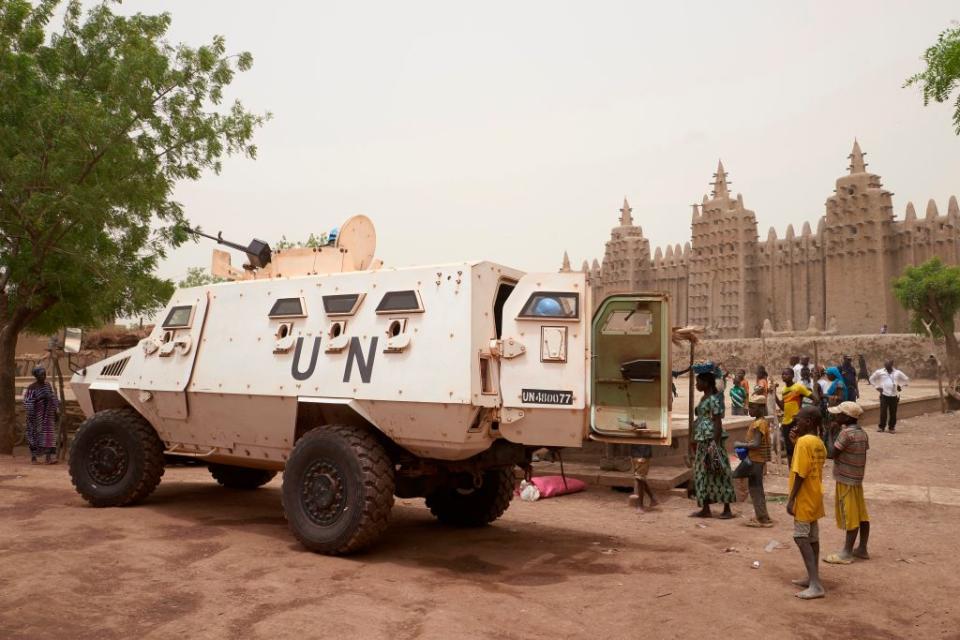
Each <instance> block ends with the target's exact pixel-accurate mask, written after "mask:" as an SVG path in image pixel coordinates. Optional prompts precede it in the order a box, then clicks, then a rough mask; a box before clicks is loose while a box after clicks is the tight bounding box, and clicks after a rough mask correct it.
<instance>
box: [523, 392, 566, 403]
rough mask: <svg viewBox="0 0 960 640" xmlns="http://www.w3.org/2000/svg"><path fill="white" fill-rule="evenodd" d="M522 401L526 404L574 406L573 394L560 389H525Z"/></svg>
mask: <svg viewBox="0 0 960 640" xmlns="http://www.w3.org/2000/svg"><path fill="white" fill-rule="evenodd" d="M520 399H521V401H522V402H523V403H524V404H556V405H572V404H573V392H572V391H563V390H559V389H523V390H522V391H521V395H520Z"/></svg>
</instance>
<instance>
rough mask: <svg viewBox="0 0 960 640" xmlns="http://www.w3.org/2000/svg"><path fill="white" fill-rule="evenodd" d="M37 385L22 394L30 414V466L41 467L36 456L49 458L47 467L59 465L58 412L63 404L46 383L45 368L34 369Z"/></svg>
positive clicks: (28, 433) (28, 435)
mask: <svg viewBox="0 0 960 640" xmlns="http://www.w3.org/2000/svg"><path fill="white" fill-rule="evenodd" d="M33 377H34V378H35V379H36V382H34V383H33V384H31V385H30V386H29V387H27V390H26V391H24V392H23V408H24V409H25V410H26V414H27V433H26V435H27V446H28V447H30V462H31V463H32V464H39V461H38V460H37V456H39V455H41V454H46V463H47V464H57V459H56V456H55V454H56V453H57V432H56V425H57V410H58V409H59V407H60V403H59V402H57V398H56V396H55V395H53V387H51V386H50V383H49V382H47V372H46V370H45V369H44V368H43V367H34V369H33Z"/></svg>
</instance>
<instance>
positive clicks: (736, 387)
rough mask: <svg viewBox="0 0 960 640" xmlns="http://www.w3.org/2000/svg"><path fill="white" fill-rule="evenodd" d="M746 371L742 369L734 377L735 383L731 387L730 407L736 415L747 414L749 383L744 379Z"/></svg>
mask: <svg viewBox="0 0 960 640" xmlns="http://www.w3.org/2000/svg"><path fill="white" fill-rule="evenodd" d="M744 376H745V373H744V371H743V370H742V369H741V370H740V371H738V372H737V375H735V376H734V377H733V385H732V386H731V387H730V409H731V413H732V414H733V415H735V416H743V415H746V413H747V411H746V408H745V407H746V403H747V385H746V380H745V379H744Z"/></svg>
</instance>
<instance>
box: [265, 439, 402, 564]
mask: <svg viewBox="0 0 960 640" xmlns="http://www.w3.org/2000/svg"><path fill="white" fill-rule="evenodd" d="M393 472H394V470H393V464H392V463H391V461H390V458H389V457H388V456H387V453H386V451H385V450H384V448H383V447H382V446H381V445H380V443H379V442H378V441H377V439H376V438H375V437H374V436H373V434H372V433H370V432H369V431H367V430H366V429H362V428H358V427H351V426H346V425H328V426H324V427H318V428H316V429H313V430H312V431H309V432H308V433H307V434H305V435H304V436H303V437H302V438H300V440H298V441H297V444H296V445H295V446H294V447H293V451H292V452H291V453H290V458H289V459H288V460H287V465H286V469H285V470H284V472H283V490H282V492H281V495H282V497H283V511H284V513H285V514H286V517H287V522H288V523H289V525H290V529H291V530H292V531H293V535H295V536H296V537H297V540H299V541H300V542H301V544H303V546H305V547H306V548H307V549H310V550H311V551H317V552H319V553H326V554H330V555H339V554H345V553H351V552H354V551H358V550H360V549H362V548H364V547H367V546H369V545H370V544H372V543H373V542H374V541H375V540H376V539H377V538H378V537H380V535H381V534H382V533H383V532H384V530H386V528H387V523H388V522H389V518H390V508H391V507H392V506H393V490H394V474H393Z"/></svg>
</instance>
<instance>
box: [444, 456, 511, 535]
mask: <svg viewBox="0 0 960 640" xmlns="http://www.w3.org/2000/svg"><path fill="white" fill-rule="evenodd" d="M515 484H516V480H515V479H514V476H513V468H512V467H511V468H509V469H488V470H487V471H485V472H484V473H483V484H481V485H480V486H479V487H477V488H475V489H462V488H459V487H457V486H454V485H451V486H447V487H444V488H442V489H438V490H437V491H434V492H433V493H431V494H430V495H428V496H427V507H429V508H430V513H432V514H433V515H434V516H436V518H437V519H438V520H439V521H440V522H442V523H444V524H449V525H453V526H455V527H482V526H484V525H487V524H490V523H491V522H493V521H494V520H496V519H497V518H499V517H500V516H502V515H503V512H504V511H506V510H507V507H509V506H510V501H511V500H512V499H513V489H514V486H515Z"/></svg>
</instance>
